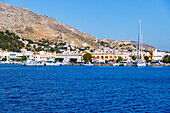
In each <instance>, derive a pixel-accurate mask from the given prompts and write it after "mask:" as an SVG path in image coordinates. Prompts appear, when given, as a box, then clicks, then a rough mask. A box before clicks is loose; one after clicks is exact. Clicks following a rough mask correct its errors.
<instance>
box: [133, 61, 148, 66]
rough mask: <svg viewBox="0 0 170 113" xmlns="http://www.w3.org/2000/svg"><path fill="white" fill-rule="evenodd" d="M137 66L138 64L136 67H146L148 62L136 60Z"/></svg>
mask: <svg viewBox="0 0 170 113" xmlns="http://www.w3.org/2000/svg"><path fill="white" fill-rule="evenodd" d="M135 66H136V67H144V66H146V63H143V62H136V63H135Z"/></svg>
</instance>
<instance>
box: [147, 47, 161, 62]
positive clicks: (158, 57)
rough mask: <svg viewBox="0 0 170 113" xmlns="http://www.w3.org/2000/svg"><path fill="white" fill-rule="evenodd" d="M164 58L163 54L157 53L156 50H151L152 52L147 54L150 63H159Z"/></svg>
mask: <svg viewBox="0 0 170 113" xmlns="http://www.w3.org/2000/svg"><path fill="white" fill-rule="evenodd" d="M163 57H164V52H158V50H157V49H153V51H151V52H149V60H152V61H160V60H162V58H163Z"/></svg>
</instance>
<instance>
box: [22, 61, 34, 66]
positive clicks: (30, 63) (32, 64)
mask: <svg viewBox="0 0 170 113" xmlns="http://www.w3.org/2000/svg"><path fill="white" fill-rule="evenodd" d="M23 65H24V66H36V65H37V64H36V63H35V61H30V62H25V63H24V64H23Z"/></svg>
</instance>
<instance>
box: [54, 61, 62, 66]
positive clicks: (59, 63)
mask: <svg viewBox="0 0 170 113" xmlns="http://www.w3.org/2000/svg"><path fill="white" fill-rule="evenodd" d="M60 65H62V63H61V62H56V63H54V66H60Z"/></svg>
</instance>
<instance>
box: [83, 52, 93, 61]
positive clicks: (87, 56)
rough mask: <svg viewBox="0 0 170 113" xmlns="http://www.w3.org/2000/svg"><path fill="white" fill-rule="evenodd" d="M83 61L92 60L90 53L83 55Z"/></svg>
mask: <svg viewBox="0 0 170 113" xmlns="http://www.w3.org/2000/svg"><path fill="white" fill-rule="evenodd" d="M83 60H84V61H85V62H90V61H91V60H92V54H90V53H86V54H84V55H83Z"/></svg>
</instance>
